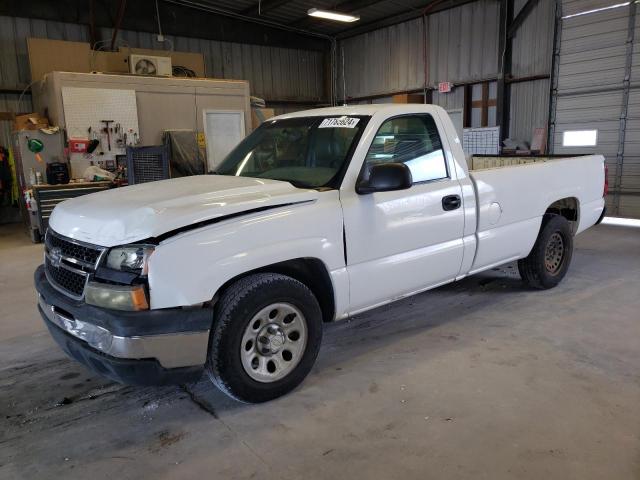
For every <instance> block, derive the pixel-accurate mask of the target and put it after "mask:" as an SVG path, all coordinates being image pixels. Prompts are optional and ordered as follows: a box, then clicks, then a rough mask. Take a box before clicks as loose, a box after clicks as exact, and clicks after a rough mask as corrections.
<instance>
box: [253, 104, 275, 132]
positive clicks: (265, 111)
mask: <svg viewBox="0 0 640 480" xmlns="http://www.w3.org/2000/svg"><path fill="white" fill-rule="evenodd" d="M275 116H276V112H275V111H274V110H273V108H252V109H251V125H252V127H253V128H254V129H256V128H258V127H259V126H260V124H262V122H264V121H265V120H268V119H270V118H271V117H275Z"/></svg>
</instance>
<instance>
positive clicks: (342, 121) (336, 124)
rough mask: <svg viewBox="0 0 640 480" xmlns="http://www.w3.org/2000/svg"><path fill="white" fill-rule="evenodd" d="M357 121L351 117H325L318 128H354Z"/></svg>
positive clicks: (357, 119)
mask: <svg viewBox="0 0 640 480" xmlns="http://www.w3.org/2000/svg"><path fill="white" fill-rule="evenodd" d="M359 121H360V119H359V118H351V117H338V118H325V119H324V120H322V123H321V124H320V127H319V128H355V126H356V125H357V124H358V122H359Z"/></svg>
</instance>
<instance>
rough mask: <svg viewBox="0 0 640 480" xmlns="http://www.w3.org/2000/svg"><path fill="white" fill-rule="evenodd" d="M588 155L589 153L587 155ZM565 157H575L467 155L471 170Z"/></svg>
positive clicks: (565, 156) (548, 160)
mask: <svg viewBox="0 0 640 480" xmlns="http://www.w3.org/2000/svg"><path fill="white" fill-rule="evenodd" d="M585 156H588V155H585ZM565 158H575V156H572V155H535V156H532V155H527V156H519V155H471V156H468V157H467V166H468V167H469V170H470V171H474V170H488V169H490V168H503V167H513V166H517V165H528V164H530V163H544V162H550V161H554V160H562V159H565Z"/></svg>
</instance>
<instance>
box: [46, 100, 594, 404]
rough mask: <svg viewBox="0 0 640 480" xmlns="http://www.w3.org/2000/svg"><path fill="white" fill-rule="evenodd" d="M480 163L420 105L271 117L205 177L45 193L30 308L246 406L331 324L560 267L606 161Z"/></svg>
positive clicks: (120, 368)
mask: <svg viewBox="0 0 640 480" xmlns="http://www.w3.org/2000/svg"><path fill="white" fill-rule="evenodd" d="M472 160H473V164H474V165H476V164H478V165H480V166H482V165H481V164H484V165H485V167H487V165H489V166H493V167H492V168H483V169H479V170H474V171H472V172H473V173H470V172H469V168H468V166H467V160H466V159H465V155H464V153H463V150H462V147H461V144H460V139H459V137H458V134H457V133H456V131H455V129H454V127H453V125H452V123H451V120H450V119H449V117H448V115H447V114H446V112H445V111H444V110H443V109H441V108H440V107H436V106H432V105H386V106H385V105H362V106H353V107H338V108H326V109H318V110H310V111H305V112H298V113H293V114H287V115H282V116H279V117H276V118H274V119H272V120H269V121H267V122H266V123H265V124H263V125H262V126H261V127H260V128H258V129H257V130H256V131H254V132H253V133H252V134H251V135H249V136H248V137H247V138H245V139H244V140H243V141H242V142H241V143H240V144H239V145H238V146H237V147H236V148H235V149H234V150H233V151H232V152H231V153H230V154H229V155H228V157H227V158H226V159H225V160H224V161H223V162H222V163H221V165H220V166H219V168H218V169H217V171H216V172H212V173H211V174H209V175H202V176H196V177H186V178H176V179H172V180H166V181H162V182H155V183H147V184H142V185H135V186H130V187H125V188H118V189H114V190H110V191H106V192H100V193H96V194H92V195H88V196H84V197H81V198H77V199H72V200H67V201H65V202H63V203H61V204H60V205H59V206H57V207H56V208H55V210H54V211H53V214H52V216H51V219H50V228H49V231H48V233H47V235H46V242H45V263H44V265H42V266H40V267H39V268H38V270H37V271H36V273H35V283H36V288H37V291H38V293H39V310H40V312H41V314H42V316H43V318H44V319H45V323H46V324H47V326H48V327H49V329H50V331H51V334H52V335H53V337H54V338H55V339H56V341H57V342H58V343H59V344H60V345H61V346H62V348H63V349H64V350H65V351H66V352H67V353H68V354H69V355H70V356H72V357H73V358H75V359H77V360H78V361H80V362H82V363H83V364H85V365H86V366H88V367H89V368H91V369H92V370H94V371H96V372H98V373H100V374H102V375H105V376H107V377H109V378H112V379H115V380H117V381H120V382H123V383H134V384H146V385H149V384H167V383H182V382H188V381H194V380H196V379H198V378H199V377H200V376H201V375H202V372H203V371H206V372H207V374H208V376H209V377H210V379H211V380H212V381H213V382H214V383H215V384H216V385H217V386H218V387H219V388H220V389H221V390H223V391H224V392H226V393H227V394H229V395H231V396H232V397H234V398H236V399H238V400H241V401H245V402H263V401H267V400H270V399H273V398H276V397H278V396H280V395H283V394H285V393H287V392H289V391H290V390H292V389H293V388H295V387H296V386H297V385H298V384H299V383H300V382H301V381H302V380H303V379H304V378H305V376H306V375H307V374H308V373H309V371H310V370H311V368H312V366H313V363H314V361H315V359H316V356H317V355H318V350H319V348H320V342H321V338H322V330H323V328H322V324H323V322H331V321H334V320H339V319H344V318H346V317H349V316H350V315H354V314H357V313H360V312H364V311H366V310H369V309H372V308H375V307H378V306H380V305H384V304H386V303H389V302H393V301H395V300H398V299H400V298H403V297H406V296H409V295H413V294H416V293H419V292H422V291H425V290H428V289H430V288H434V287H437V286H438V285H442V284H445V283H448V282H453V281H455V280H460V279H461V278H463V277H465V276H467V275H472V274H474V273H476V272H481V271H483V270H487V269H490V268H492V267H495V266H496V265H500V264H503V263H506V262H511V261H514V260H518V267H519V270H520V273H521V276H522V278H523V280H524V281H525V282H526V283H527V284H529V285H530V286H532V287H535V288H551V287H553V286H555V285H557V284H558V282H560V281H561V280H562V278H563V277H564V275H565V274H566V272H567V269H568V268H569V263H570V261H571V254H572V247H573V236H574V235H576V234H578V233H580V232H582V231H583V230H585V229H586V228H589V227H591V226H592V225H594V224H595V223H597V222H598V221H599V219H600V218H601V217H602V215H603V214H604V199H603V196H604V194H605V193H606V190H605V189H606V186H605V183H606V182H605V167H604V159H603V157H602V156H599V155H592V156H581V157H573V158H551V157H547V158H538V159H535V160H536V161H531V162H530V163H524V162H525V161H524V160H523V164H522V165H516V166H501V165H503V164H505V163H509V164H511V163H516V162H515V161H514V160H513V159H500V158H494V159H478V158H474V159H472ZM425 314H427V313H425Z"/></svg>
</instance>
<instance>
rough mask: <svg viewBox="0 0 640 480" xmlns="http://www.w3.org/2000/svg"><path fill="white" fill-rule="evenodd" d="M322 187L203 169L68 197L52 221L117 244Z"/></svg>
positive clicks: (303, 197) (92, 239)
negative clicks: (193, 173)
mask: <svg viewBox="0 0 640 480" xmlns="http://www.w3.org/2000/svg"><path fill="white" fill-rule="evenodd" d="M317 195H318V192H316V191H315V190H306V189H300V188H296V187H294V186H293V185H291V184H290V183H288V182H283V181H279V180H268V179H264V180H263V179H257V178H247V177H232V176H221V175H199V176H194V177H182V178H175V179H171V180H163V181H159V182H152V183H145V184H141V185H132V186H129V187H123V188H115V189H111V190H107V191H104V192H99V193H94V194H90V195H85V196H82V197H78V198H73V199H70V200H65V201H64V202H62V203H60V204H59V205H58V206H56V208H55V209H54V210H53V213H52V214H51V218H50V220H49V225H50V226H51V228H52V229H53V230H54V231H55V232H57V233H59V234H60V235H64V236H66V237H70V238H73V239H76V240H79V241H82V242H86V243H91V244H95V245H101V246H103V247H113V246H116V245H123V244H127V243H131V242H137V241H140V240H144V239H148V238H151V237H158V236H161V235H163V234H165V233H168V232H172V231H174V230H179V229H182V228H184V227H188V226H192V225H195V226H197V225H198V224H200V222H208V221H215V220H216V219H218V218H221V217H225V216H228V215H237V214H239V213H242V212H246V211H251V210H255V209H263V208H268V207H277V206H279V205H288V204H291V203H298V202H306V201H312V200H315V199H316V198H317Z"/></svg>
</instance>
